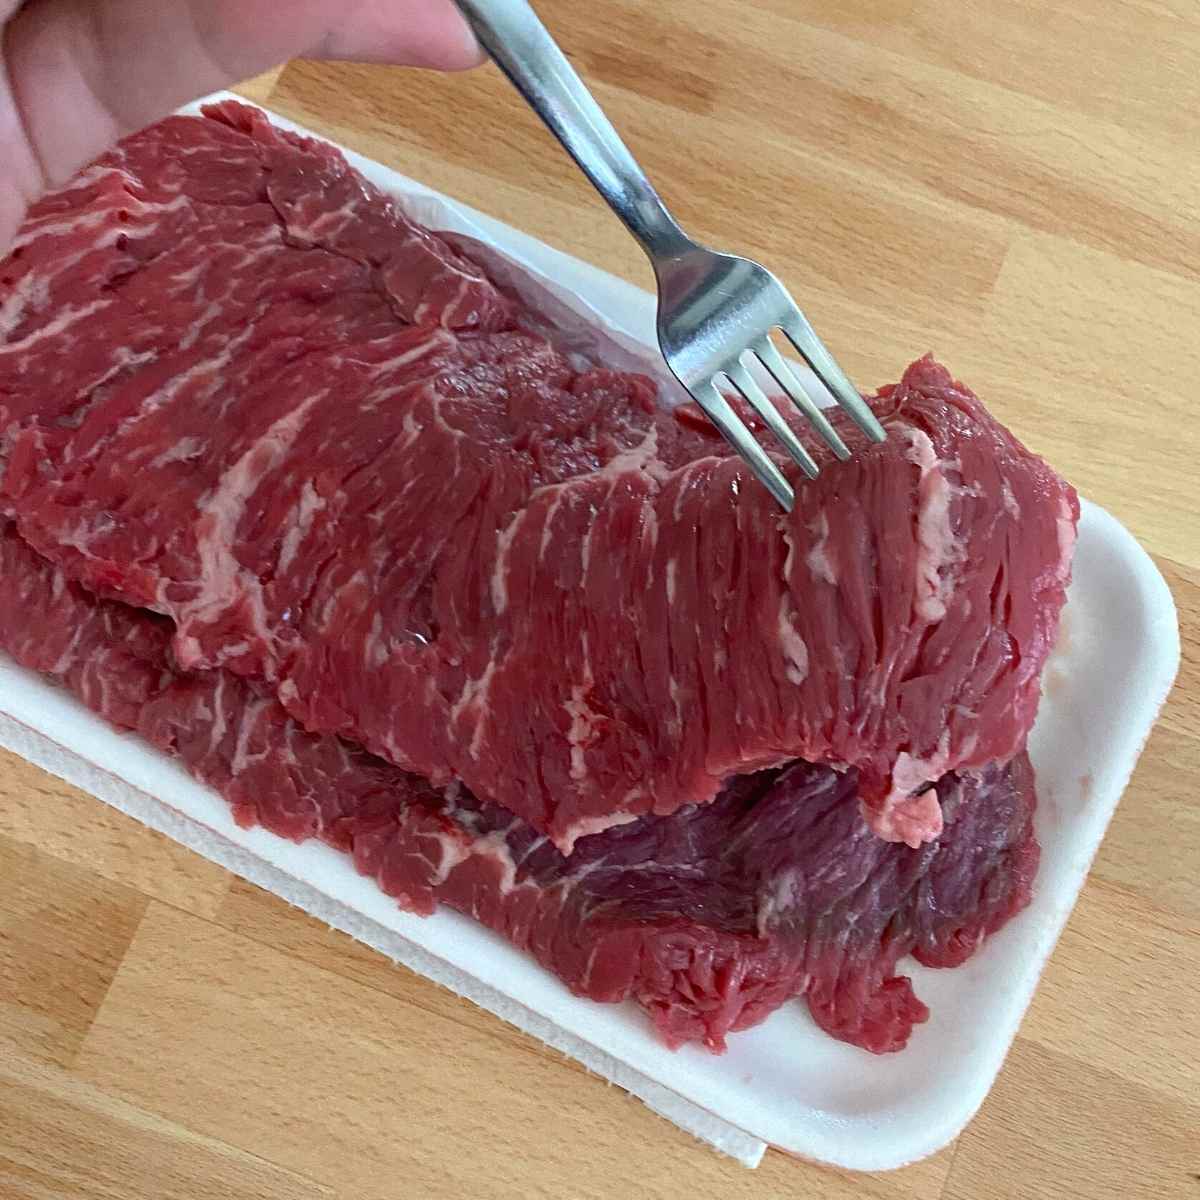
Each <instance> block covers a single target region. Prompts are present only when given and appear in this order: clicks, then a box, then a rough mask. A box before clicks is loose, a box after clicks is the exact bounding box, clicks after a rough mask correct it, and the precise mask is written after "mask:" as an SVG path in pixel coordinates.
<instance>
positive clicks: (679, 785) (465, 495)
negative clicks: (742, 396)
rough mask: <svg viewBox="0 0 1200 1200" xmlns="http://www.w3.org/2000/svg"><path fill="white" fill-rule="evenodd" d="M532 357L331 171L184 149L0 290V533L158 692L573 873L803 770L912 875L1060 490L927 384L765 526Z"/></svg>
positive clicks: (124, 169)
mask: <svg viewBox="0 0 1200 1200" xmlns="http://www.w3.org/2000/svg"><path fill="white" fill-rule="evenodd" d="M546 325H547V321H546V320H545V319H543V314H541V313H540V312H536V311H533V309H532V308H531V307H530V306H529V305H528V304H525V303H523V302H522V301H521V299H520V297H518V296H515V295H510V294H508V291H506V290H505V289H502V288H500V287H499V286H498V285H496V284H494V283H493V282H492V281H491V280H490V279H489V277H488V275H487V272H486V271H484V270H483V269H482V268H481V267H479V266H478V265H476V264H474V263H472V262H471V261H469V259H468V258H467V257H466V256H464V255H463V254H462V253H459V252H458V251H457V250H455V249H454V248H453V247H452V246H451V245H450V244H449V243H448V242H447V241H446V240H445V239H444V238H440V237H438V236H437V235H436V234H435V233H433V232H431V231H429V230H425V229H422V228H420V227H419V226H417V225H415V224H414V223H413V222H412V221H410V220H408V219H407V218H406V217H405V216H404V215H403V214H402V213H401V212H400V211H399V209H398V208H397V206H396V205H395V204H393V203H392V202H391V201H390V200H389V199H388V198H387V197H385V196H384V195H382V194H381V193H380V192H379V191H378V190H377V189H375V188H374V187H372V186H371V185H370V184H369V183H367V182H366V181H365V180H363V179H362V178H360V177H359V176H358V175H357V174H356V173H355V172H354V171H353V170H351V169H350V167H349V166H348V165H347V164H346V162H345V161H344V160H343V159H342V157H341V156H340V155H339V154H338V153H337V152H336V151H334V150H333V149H331V148H330V147H328V146H324V145H322V144H320V143H318V142H314V141H311V140H306V139H301V138H297V137H295V136H294V135H291V134H287V133H282V132H280V131H278V130H276V129H274V128H273V127H272V126H271V125H270V124H269V123H268V122H267V121H266V119H265V118H264V117H263V115H262V114H261V113H257V112H255V111H254V110H251V109H248V108H246V107H245V106H240V105H222V106H220V107H218V108H215V109H213V110H210V111H209V113H208V115H206V116H205V117H203V118H174V119H172V120H170V121H167V122H164V123H162V124H160V125H158V126H156V127H154V128H152V129H150V130H147V131H145V132H143V133H140V134H138V135H136V136H134V137H132V138H130V139H127V140H126V141H125V142H124V143H122V145H121V146H120V147H119V148H117V149H116V150H114V151H113V152H112V153H111V154H109V155H107V156H105V158H104V159H102V160H101V161H100V162H98V163H97V164H95V165H94V166H92V167H91V168H89V169H88V170H87V171H86V172H84V173H83V174H82V175H81V176H80V177H79V178H77V179H76V180H74V181H72V182H71V183H70V184H69V185H67V186H66V187H65V188H63V189H62V190H61V191H59V192H57V193H55V194H54V195H52V196H49V197H46V198H45V199H44V200H43V201H41V202H40V203H39V204H38V205H36V206H35V207H34V209H33V210H32V212H31V214H30V218H29V220H28V222H27V223H26V225H25V227H24V229H23V230H22V232H21V234H20V237H19V239H18V243H17V245H16V247H15V249H14V251H13V253H12V254H11V255H10V256H9V258H8V259H6V260H5V261H4V262H3V264H0V509H2V510H3V511H4V512H5V513H7V515H9V516H11V517H12V518H13V519H15V520H16V521H17V522H18V525H19V528H20V530H21V533H22V536H23V537H24V538H25V539H26V540H27V541H29V542H30V543H31V544H32V545H33V546H34V547H35V548H36V549H37V550H38V551H39V552H40V553H42V554H43V555H45V556H46V557H47V558H49V559H51V560H52V561H54V562H55V563H57V564H58V565H59V566H60V567H61V568H62V569H63V570H64V571H65V572H67V573H68V574H69V575H70V576H71V577H72V578H75V579H77V580H79V581H80V582H83V583H84V584H86V585H87V586H88V587H89V588H90V589H91V590H93V591H95V592H97V593H100V594H106V595H110V596H112V597H114V598H117V599H120V600H123V601H125V602H126V603H131V604H134V605H136V606H138V607H143V608H149V609H153V610H155V611H158V612H160V613H162V614H164V615H166V616H169V617H170V618H171V620H172V621H173V623H174V632H173V652H174V654H175V656H176V658H177V660H178V661H179V662H180V664H182V665H183V666H186V667H188V668H189V669H197V670H199V669H211V670H219V671H222V672H224V673H226V674H238V675H240V676H243V677H244V678H246V679H247V680H248V681H249V683H250V684H251V685H252V686H253V687H254V688H256V689H257V690H258V691H259V692H261V694H262V695H263V696H265V695H266V694H268V692H269V694H271V695H274V696H275V697H276V698H277V699H278V701H279V702H280V703H281V704H282V705H283V706H284V708H286V709H287V710H288V712H289V713H290V715H291V716H292V717H293V718H295V719H296V721H298V722H299V723H300V724H301V725H302V726H304V727H305V728H306V729H308V730H310V731H312V732H313V733H318V734H330V735H340V736H343V737H346V738H349V739H351V740H353V741H354V742H355V743H356V744H358V745H361V746H364V747H365V748H367V749H369V750H371V751H372V752H373V753H376V754H378V755H380V756H381V757H383V758H386V759H388V760H389V761H391V762H393V763H394V764H396V765H397V766H399V767H402V768H404V769H405V770H408V771H412V772H415V773H417V774H420V775H422V776H424V777H426V778H429V779H431V780H432V781H434V782H435V783H437V784H438V785H439V786H441V785H448V784H450V783H451V782H460V783H461V784H463V785H464V786H465V787H467V788H469V789H470V790H471V791H472V792H473V793H474V794H475V795H477V796H480V797H483V798H486V799H487V800H489V801H492V802H495V803H497V804H500V805H502V806H503V807H505V808H507V809H509V810H510V811H511V812H513V813H515V814H516V815H518V816H519V817H520V818H521V819H522V820H523V821H524V822H526V823H528V824H529V825H532V826H533V827H535V828H537V829H538V830H539V831H540V832H542V833H545V834H547V835H548V836H550V837H551V838H552V839H553V840H554V841H555V843H556V844H557V845H558V846H559V847H560V849H562V850H564V851H569V850H570V848H571V846H572V845H573V843H574V842H575V841H576V840H577V839H579V838H582V837H585V836H586V835H587V834H588V833H592V832H597V831H599V830H602V829H604V828H606V827H608V826H611V825H614V824H616V823H619V822H622V821H632V820H634V819H636V818H637V817H640V816H642V815H645V814H649V813H654V814H658V815H667V814H669V813H670V812H672V811H674V810H676V809H678V808H681V807H685V806H688V805H691V804H696V803H703V802H706V801H709V800H712V799H714V798H715V797H716V796H718V794H719V793H720V791H721V788H722V786H723V783H724V781H725V780H726V779H727V778H728V777H730V776H731V775H736V774H743V773H746V772H752V771H756V770H759V769H762V768H767V767H778V766H781V765H783V764H785V763H787V762H790V761H791V760H793V759H795V758H803V759H805V760H806V761H810V762H823V763H827V764H829V765H831V766H834V767H838V768H854V769H856V770H857V772H858V774H857V778H858V783H859V790H860V793H861V797H862V799H863V801H864V804H865V811H866V814H867V818H868V820H869V821H870V822H871V823H872V825H873V827H874V828H875V830H876V832H877V833H879V834H880V835H881V836H883V837H885V838H888V839H894V840H900V841H904V842H906V843H908V844H910V845H914V846H915V845H919V844H920V843H922V842H923V841H928V840H929V839H931V838H935V837H936V836H937V833H938V830H939V828H940V826H941V822H942V819H943V816H942V809H941V806H940V803H939V802H940V800H941V799H942V797H941V789H942V786H943V785H942V784H941V780H942V779H943V777H945V776H946V775H947V773H949V772H951V771H954V770H965V769H977V768H981V767H983V766H984V765H986V764H987V763H990V762H995V761H1004V760H1006V759H1008V758H1009V757H1010V756H1011V755H1013V754H1014V753H1016V752H1017V751H1018V750H1019V749H1020V748H1021V747H1022V746H1023V745H1024V741H1025V737H1026V734H1027V732H1028V730H1029V727H1030V725H1031V723H1032V721H1033V717H1034V713H1035V711H1036V707H1037V702H1038V695H1039V677H1040V674H1041V669H1042V665H1043V663H1044V661H1045V659H1046V656H1047V654H1048V652H1049V649H1050V646H1051V645H1052V643H1053V640H1054V637H1055V633H1056V629H1057V622H1058V614H1059V610H1060V608H1061V606H1062V603H1063V598H1064V594H1065V587H1066V583H1067V579H1068V576H1069V571H1070V559H1071V551H1072V546H1073V542H1074V525H1075V519H1076V516H1077V512H1078V507H1077V502H1076V499H1075V494H1074V492H1073V491H1072V489H1071V488H1070V487H1069V486H1068V485H1067V484H1066V483H1065V482H1064V481H1063V480H1062V479H1060V478H1059V477H1058V475H1057V474H1055V472H1054V471H1053V470H1051V469H1050V468H1049V467H1048V466H1047V465H1046V464H1045V463H1043V462H1042V461H1041V460H1040V459H1039V458H1037V457H1036V456H1035V455H1033V454H1031V453H1030V452H1029V451H1028V450H1026V449H1025V447H1023V446H1022V445H1021V444H1020V443H1019V442H1018V441H1017V440H1016V438H1014V437H1013V436H1012V435H1011V434H1010V433H1009V432H1008V431H1007V430H1005V429H1004V428H1003V427H1002V426H1001V425H1000V424H999V423H998V422H997V421H996V420H995V419H994V418H993V417H992V416H991V415H990V414H989V413H988V412H987V411H986V409H985V408H984V406H983V405H982V404H981V403H980V401H979V400H978V399H977V398H976V397H975V396H974V395H973V394H972V393H971V392H970V391H969V390H968V389H967V388H966V387H964V386H963V385H961V384H960V383H958V382H957V381H956V380H955V379H954V378H953V377H952V376H951V375H950V374H949V372H948V371H946V370H945V369H944V368H943V367H941V366H939V365H938V364H936V363H934V362H932V361H931V360H922V361H920V362H917V363H914V364H913V365H912V366H911V367H910V368H909V369H908V370H907V371H906V372H905V373H904V376H903V378H902V380H901V381H900V382H899V383H898V384H897V385H895V386H894V387H891V388H887V389H884V391H883V392H881V393H880V394H879V395H878V396H876V397H873V398H872V404H873V406H874V407H875V409H876V411H877V412H878V414H879V416H880V419H881V420H882V421H883V423H884V425H885V426H886V427H887V430H888V434H889V437H888V440H887V442H886V443H884V444H883V445H880V446H864V445H863V444H862V439H861V438H860V437H857V436H856V435H854V434H852V433H850V432H847V438H848V440H849V441H850V442H851V444H852V445H853V447H854V451H855V455H854V459H853V461H852V462H850V463H846V464H841V465H838V464H835V463H833V462H831V461H830V459H829V456H828V455H827V454H825V453H824V451H819V453H821V454H822V455H823V458H822V461H823V464H824V466H825V467H826V468H827V469H825V470H823V471H822V474H821V477H820V479H819V480H817V481H815V482H812V483H805V484H804V485H803V486H801V487H799V488H798V491H797V505H796V509H795V511H794V512H793V513H792V514H791V515H790V516H787V517H784V516H783V515H782V514H781V513H779V512H778V511H777V509H776V507H775V506H774V504H773V502H772V501H771V499H770V497H769V496H768V495H767V494H766V493H765V491H764V490H763V489H762V488H760V487H758V486H757V485H756V484H755V483H754V481H753V480H752V479H751V478H750V477H749V476H748V474H747V471H746V469H745V468H744V466H743V465H742V463H741V462H740V460H738V459H736V458H735V457H733V456H731V455H730V453H729V450H728V447H727V446H726V445H725V444H724V442H723V441H722V440H721V439H720V438H719V437H717V436H715V435H713V434H712V431H711V429H709V428H708V426H707V425H706V424H704V423H699V422H697V421H695V419H694V414H692V413H690V412H689V411H688V410H686V409H683V410H677V411H675V412H671V411H668V410H667V408H666V407H665V406H664V405H663V404H661V403H660V398H659V397H658V396H657V389H656V386H655V384H654V382H653V380H651V379H649V378H647V377H646V376H643V375H639V374H635V373H630V372H627V371H616V370H606V369H604V361H605V360H604V356H603V355H602V354H599V355H596V356H594V357H595V359H596V362H597V363H599V364H600V365H594V364H589V363H582V362H580V361H578V359H577V358H576V357H575V356H574V355H572V354H569V353H566V352H565V351H564V349H563V348H561V347H560V346H559V345H558V344H557V342H556V340H555V339H554V336H553V330H551V331H550V332H549V334H548V335H547V332H546ZM789 469H790V468H789ZM931 784H932V785H933V786H932V787H931V786H930V785H931Z"/></svg>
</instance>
